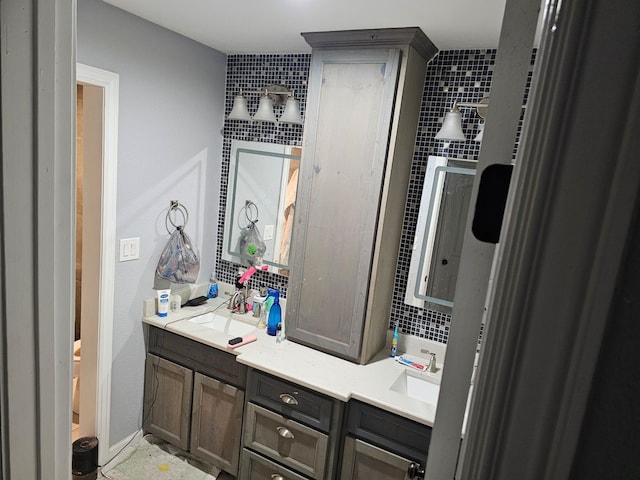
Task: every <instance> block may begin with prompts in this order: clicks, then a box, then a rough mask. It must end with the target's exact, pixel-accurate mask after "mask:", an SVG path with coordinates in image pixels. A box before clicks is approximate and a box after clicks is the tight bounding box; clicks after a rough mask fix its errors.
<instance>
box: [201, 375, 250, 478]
mask: <svg viewBox="0 0 640 480" xmlns="http://www.w3.org/2000/svg"><path fill="white" fill-rule="evenodd" d="M243 403H244V392H243V391H242V390H239V389H237V388H236V387H233V386H231V385H228V384H226V383H223V382H220V381H218V380H215V379H213V378H210V377H206V376H204V375H202V374H200V373H196V374H195V379H194V386H193V411H192V424H191V453H193V454H194V455H196V456H198V457H200V458H202V459H203V460H205V461H207V462H209V463H212V464H214V465H216V466H218V467H220V468H222V469H223V470H225V471H226V472H228V473H230V474H232V475H237V473H238V459H239V457H240V448H241V447H240V441H241V436H242V409H243Z"/></svg>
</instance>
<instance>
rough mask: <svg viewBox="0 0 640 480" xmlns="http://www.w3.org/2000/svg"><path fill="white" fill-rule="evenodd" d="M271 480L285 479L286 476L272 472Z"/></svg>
mask: <svg viewBox="0 0 640 480" xmlns="http://www.w3.org/2000/svg"><path fill="white" fill-rule="evenodd" d="M271 480H285V478H284V477H283V476H282V475H280V474H279V473H272V474H271Z"/></svg>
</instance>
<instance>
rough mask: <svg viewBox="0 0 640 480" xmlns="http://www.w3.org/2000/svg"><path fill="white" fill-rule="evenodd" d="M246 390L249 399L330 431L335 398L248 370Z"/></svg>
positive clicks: (311, 425) (305, 423)
mask: <svg viewBox="0 0 640 480" xmlns="http://www.w3.org/2000/svg"><path fill="white" fill-rule="evenodd" d="M247 390H248V392H249V394H248V398H249V400H250V401H252V402H254V403H257V404H258V405H262V406H263V407H267V408H269V409H271V410H274V411H276V412H278V413H281V414H283V415H285V416H287V417H291V418H293V419H294V420H297V421H298V422H300V423H303V424H304V425H307V426H310V427H313V428H316V429H318V430H320V431H322V432H324V433H329V428H330V426H331V416H332V413H333V409H334V404H335V402H336V401H335V400H333V399H331V398H329V397H326V396H324V395H322V394H320V393H316V392H314V391H313V390H309V389H306V388H304V387H300V386H299V385H296V384H294V383H290V382H287V381H286V380H281V379H279V378H275V377H272V376H271V375H267V374H265V373H262V372H258V371H256V370H250V371H249V380H248V383H247ZM336 408H337V407H336Z"/></svg>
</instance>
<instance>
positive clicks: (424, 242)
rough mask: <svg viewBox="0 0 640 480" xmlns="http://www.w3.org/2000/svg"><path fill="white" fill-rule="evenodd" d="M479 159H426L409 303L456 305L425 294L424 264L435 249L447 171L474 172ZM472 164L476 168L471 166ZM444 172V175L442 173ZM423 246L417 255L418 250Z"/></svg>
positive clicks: (408, 279)
mask: <svg viewBox="0 0 640 480" xmlns="http://www.w3.org/2000/svg"><path fill="white" fill-rule="evenodd" d="M449 161H453V162H457V163H468V164H469V165H470V167H462V166H450V165H449ZM477 163H478V162H477V161H475V160H469V159H464V158H463V159H460V158H449V157H439V156H433V155H430V156H429V159H428V162H427V170H426V173H425V180H424V184H423V190H422V197H421V200H420V209H419V213H418V221H417V224H416V233H415V237H414V243H413V248H412V254H411V263H410V268H409V274H408V277H407V288H406V291H405V301H404V303H405V304H407V305H412V306H414V307H418V308H424V307H425V305H424V303H431V304H434V305H440V306H443V307H448V308H453V301H450V300H446V299H442V298H437V297H431V296H429V295H426V294H422V293H421V290H422V289H425V285H426V284H427V283H428V280H426V281H425V280H423V277H424V271H425V264H426V263H427V262H428V264H429V266H430V265H431V261H432V257H433V248H434V242H435V237H436V233H437V225H438V217H439V214H440V201H441V199H442V189H443V186H444V180H445V176H446V173H458V174H462V175H475V174H476V169H475V165H477ZM471 165H473V168H471ZM441 172H445V175H440V174H441ZM418 248H420V255H419V256H418V252H417V249H418Z"/></svg>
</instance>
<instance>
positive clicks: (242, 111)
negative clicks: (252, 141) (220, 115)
mask: <svg viewBox="0 0 640 480" xmlns="http://www.w3.org/2000/svg"><path fill="white" fill-rule="evenodd" d="M227 119H228V120H251V115H249V110H248V109H247V99H246V98H244V96H242V95H236V97H235V98H234V99H233V108H232V109H231V112H229V116H228V117H227Z"/></svg>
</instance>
